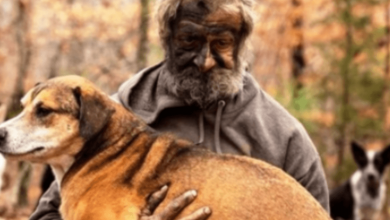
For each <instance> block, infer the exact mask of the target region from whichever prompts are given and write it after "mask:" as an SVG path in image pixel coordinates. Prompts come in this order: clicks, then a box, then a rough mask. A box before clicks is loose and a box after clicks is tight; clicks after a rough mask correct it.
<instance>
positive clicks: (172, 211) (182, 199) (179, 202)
mask: <svg viewBox="0 0 390 220" xmlns="http://www.w3.org/2000/svg"><path fill="white" fill-rule="evenodd" d="M196 195H197V193H196V191H195V190H190V191H187V192H186V193H184V194H182V195H181V196H179V197H177V198H175V199H174V200H172V201H171V202H170V203H169V204H168V206H167V207H165V208H164V210H163V212H162V213H161V215H160V216H161V220H169V219H173V218H174V217H176V216H177V215H178V214H179V213H180V212H181V210H183V208H184V207H186V206H187V205H189V204H190V203H191V202H192V201H194V199H195V197H196Z"/></svg>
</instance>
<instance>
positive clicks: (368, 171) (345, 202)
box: [330, 142, 390, 220]
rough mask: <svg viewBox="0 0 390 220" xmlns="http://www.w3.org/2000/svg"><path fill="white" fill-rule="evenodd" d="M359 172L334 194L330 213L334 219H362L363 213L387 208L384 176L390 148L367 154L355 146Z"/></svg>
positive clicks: (353, 151) (333, 191) (354, 153)
mask: <svg viewBox="0 0 390 220" xmlns="http://www.w3.org/2000/svg"><path fill="white" fill-rule="evenodd" d="M351 148H352V154H353V158H354V160H355V162H356V163H357V165H358V170H357V171H356V172H355V173H353V174H352V176H351V177H350V178H349V179H348V181H346V182H345V183H344V184H342V185H341V186H339V187H337V188H335V189H333V190H332V191H331V193H330V212H331V216H332V218H333V219H345V220H360V219H362V216H361V210H365V209H368V210H373V211H375V212H376V213H379V212H380V211H381V209H382V207H383V204H384V200H385V194H386V185H385V183H384V178H383V173H384V171H385V168H386V166H387V165H388V164H389V162H390V145H389V146H387V147H386V148H385V149H383V150H382V151H378V152H377V151H366V150H364V148H362V147H361V146H359V144H357V143H356V142H352V143H351Z"/></svg>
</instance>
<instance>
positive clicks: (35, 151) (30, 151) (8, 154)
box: [0, 147, 45, 157]
mask: <svg viewBox="0 0 390 220" xmlns="http://www.w3.org/2000/svg"><path fill="white" fill-rule="evenodd" d="M43 150H45V148H44V147H37V148H34V149H32V150H29V151H27V152H9V151H6V150H4V149H1V148H0V153H2V154H4V155H5V156H10V157H12V156H25V155H28V154H34V153H37V152H40V151H43Z"/></svg>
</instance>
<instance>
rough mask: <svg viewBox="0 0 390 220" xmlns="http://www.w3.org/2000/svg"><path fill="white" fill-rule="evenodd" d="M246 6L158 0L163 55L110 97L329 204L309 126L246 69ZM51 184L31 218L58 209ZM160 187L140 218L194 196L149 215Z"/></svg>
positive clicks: (247, 1)
mask: <svg viewBox="0 0 390 220" xmlns="http://www.w3.org/2000/svg"><path fill="white" fill-rule="evenodd" d="M252 4H253V2H252V0H160V1H158V2H157V19H158V21H159V25H160V27H159V34H160V37H161V41H162V44H163V47H164V49H165V52H166V60H165V61H163V62H161V63H160V64H157V65H155V66H153V67H150V68H148V69H145V70H143V71H141V72H140V73H138V74H137V75H135V76H134V77H133V78H131V79H130V80H129V81H127V82H125V83H124V84H123V85H122V86H121V87H120V89H119V92H118V93H117V94H116V95H114V97H113V98H114V99H116V100H118V101H119V102H120V103H122V104H123V106H125V107H126V108H128V109H130V110H132V111H134V112H135V113H136V114H138V115H139V116H140V117H141V118H142V119H143V120H145V121H146V122H147V123H148V124H149V125H150V126H151V127H152V128H154V129H156V130H158V131H164V132H165V131H168V132H173V133H175V134H177V135H178V136H179V137H182V138H186V139H189V140H192V141H194V142H196V143H199V144H202V145H204V146H207V147H209V148H210V149H211V150H214V151H216V152H218V153H231V154H240V155H247V156H251V157H254V158H258V159H262V160H264V161H267V162H269V163H271V164H273V165H275V166H277V167H279V168H281V169H283V170H284V171H285V172H287V173H288V174H290V175H291V176H293V177H294V178H295V179H296V180H297V181H299V182H300V183H301V184H302V185H303V186H304V187H305V188H306V189H307V190H308V191H309V192H310V193H311V194H312V195H313V196H314V197H315V198H316V199H317V200H318V201H319V202H320V203H321V204H322V206H323V207H324V208H325V209H326V210H329V204H328V190H327V185H326V181H325V177H324V172H323V169H322V166H321V161H320V158H319V155H318V153H317V151H316V149H315V147H314V145H313V143H312V142H311V140H310V138H309V136H308V134H307V132H306V131H305V129H304V128H303V127H302V125H301V124H300V123H299V122H298V121H297V120H296V119H295V118H294V117H293V116H291V115H290V114H289V113H288V112H287V111H286V110H285V109H284V108H283V107H281V106H280V105H279V104H278V103H277V102H276V101H275V100H273V99H272V98H271V97H270V96H269V95H268V94H266V93H265V92H264V91H262V90H261V89H260V88H259V86H258V85H257V83H256V82H255V80H254V79H253V77H252V76H251V75H250V74H249V73H246V72H245V67H246V63H245V57H244V54H245V52H246V51H245V50H246V47H245V45H246V42H247V39H248V36H249V35H250V33H251V31H252V29H253V19H252V15H251V13H252V11H251V7H252ZM55 188H56V186H52V187H51V189H50V190H49V192H48V193H47V194H46V195H45V196H43V198H42V199H41V202H40V204H39V206H38V208H37V211H36V213H34V214H33V216H32V218H31V219H49V218H47V217H46V216H48V215H49V214H47V213H52V214H53V213H58V211H57V207H58V204H59V195H58V189H57V190H56V189H55ZM166 190H167V188H166V187H164V189H162V190H161V192H157V194H155V195H154V196H152V197H151V198H152V199H151V201H149V207H146V211H145V212H143V213H142V214H144V215H143V216H142V217H141V219H171V218H172V219H173V218H174V216H175V213H178V212H179V211H180V209H181V208H183V207H184V206H186V205H187V204H188V203H189V202H190V201H191V200H192V199H194V197H195V194H194V193H191V192H187V193H185V194H183V196H182V197H180V198H178V200H177V201H174V202H173V203H171V204H173V205H171V206H168V207H166V209H165V211H164V212H163V213H162V214H161V213H157V214H156V215H152V214H153V210H154V208H155V207H156V206H157V205H158V201H159V200H158V199H157V202H156V200H154V199H153V198H162V197H163V196H160V195H163V194H164V193H166ZM55 194H57V195H55ZM121 196H123V195H121ZM259 199H261V198H259ZM53 201H56V202H55V204H54V203H53ZM211 208H212V207H211ZM42 210H43V211H42ZM209 211H210V210H208V209H207V208H206V209H202V210H198V211H197V212H196V213H194V214H193V216H190V217H188V219H204V218H205V217H207V215H208V214H209ZM145 213H146V214H145ZM167 213H174V214H167ZM53 215H56V214H53ZM51 219H55V218H51ZM186 219H187V218H186Z"/></svg>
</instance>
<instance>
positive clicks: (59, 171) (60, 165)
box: [49, 155, 75, 186]
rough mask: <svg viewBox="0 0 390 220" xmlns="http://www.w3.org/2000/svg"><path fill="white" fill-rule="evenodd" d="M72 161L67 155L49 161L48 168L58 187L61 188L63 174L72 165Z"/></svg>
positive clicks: (73, 159) (72, 158)
mask: <svg viewBox="0 0 390 220" xmlns="http://www.w3.org/2000/svg"><path fill="white" fill-rule="evenodd" d="M74 161H75V158H74V157H72V156H69V155H62V156H60V157H57V158H55V159H53V160H52V161H49V164H50V167H51V169H52V171H53V173H54V176H55V179H56V181H57V183H58V185H59V186H61V182H62V179H63V177H64V175H65V173H66V172H67V171H68V170H69V168H70V167H71V166H72V165H73V163H74Z"/></svg>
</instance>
